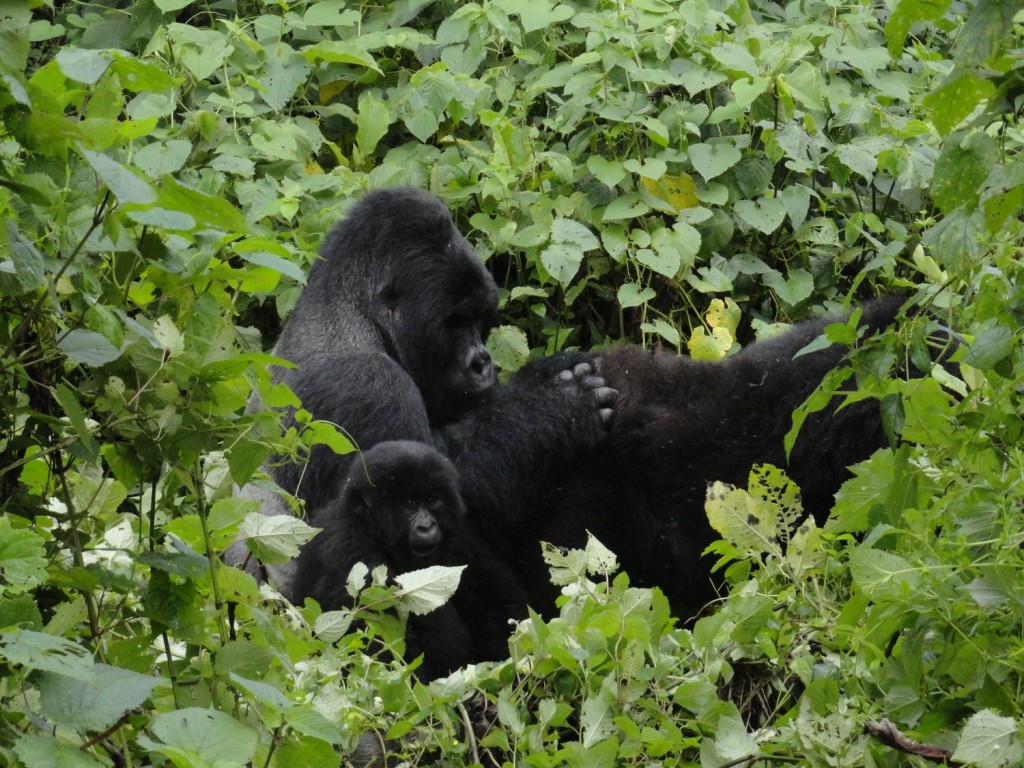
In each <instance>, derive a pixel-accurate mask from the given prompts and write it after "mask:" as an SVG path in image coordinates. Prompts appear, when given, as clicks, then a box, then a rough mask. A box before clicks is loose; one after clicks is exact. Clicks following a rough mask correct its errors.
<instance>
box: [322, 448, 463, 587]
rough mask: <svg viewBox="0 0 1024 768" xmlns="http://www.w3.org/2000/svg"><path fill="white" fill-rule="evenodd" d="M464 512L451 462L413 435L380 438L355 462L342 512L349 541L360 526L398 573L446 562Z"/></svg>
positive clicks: (365, 535)
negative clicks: (396, 438) (385, 440)
mask: <svg viewBox="0 0 1024 768" xmlns="http://www.w3.org/2000/svg"><path fill="white" fill-rule="evenodd" d="M465 513H466V510H465V507H464V506H463V503H462V498H461V497H460V496H459V489H458V478H457V476H456V472H455V467H454V466H452V463H451V462H450V461H448V459H446V458H445V457H444V456H442V455H441V454H440V453H438V452H437V451H436V450H435V449H433V448H431V447H430V446H428V445H424V444H422V443H416V442H412V441H408V440H390V441H388V442H384V443H378V444H377V445H375V446H374V447H373V448H371V449H370V450H368V451H366V452H365V453H364V454H363V457H362V461H361V462H360V461H356V462H354V463H353V464H352V467H351V469H350V470H349V475H348V478H346V480H345V484H344V488H343V490H342V494H341V499H340V501H339V502H338V511H337V514H340V515H341V516H342V517H343V518H345V519H347V520H348V521H349V522H350V523H351V525H350V526H348V528H349V530H347V531H346V533H347V535H348V536H349V537H350V541H349V542H348V543H350V544H351V543H353V542H352V541H351V537H352V535H353V534H354V533H355V531H354V530H353V529H355V528H358V529H360V531H359V535H360V536H362V537H363V538H364V541H365V543H367V544H369V545H371V546H372V547H373V548H374V549H376V550H377V551H379V553H380V555H381V557H382V561H383V562H385V563H386V564H387V565H388V566H389V567H390V568H392V569H393V570H394V571H395V572H396V573H402V572H405V571H412V570H416V569H418V568H425V567H426V566H428V565H434V564H436V563H439V562H441V561H442V560H443V556H444V555H445V554H447V552H448V551H449V550H450V548H451V546H450V545H451V543H452V542H453V540H454V538H455V536H456V535H457V534H458V532H459V530H460V529H461V526H462V519H463V517H464V516H465ZM328 514H330V511H328Z"/></svg>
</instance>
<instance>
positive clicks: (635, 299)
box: [618, 283, 657, 309]
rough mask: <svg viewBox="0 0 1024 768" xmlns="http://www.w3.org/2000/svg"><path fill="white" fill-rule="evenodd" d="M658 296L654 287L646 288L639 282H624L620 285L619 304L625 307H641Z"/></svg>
mask: <svg viewBox="0 0 1024 768" xmlns="http://www.w3.org/2000/svg"><path fill="white" fill-rule="evenodd" d="M655 296H657V293H656V292H655V291H654V290H653V289H652V288H644V287H643V286H641V285H639V284H637V283H623V284H622V285H620V286H619V290H618V299H619V306H620V307H622V308H623V309H629V308H630V307H639V306H641V305H643V304H646V303H647V302H648V301H650V300H651V299H653V298H654V297H655Z"/></svg>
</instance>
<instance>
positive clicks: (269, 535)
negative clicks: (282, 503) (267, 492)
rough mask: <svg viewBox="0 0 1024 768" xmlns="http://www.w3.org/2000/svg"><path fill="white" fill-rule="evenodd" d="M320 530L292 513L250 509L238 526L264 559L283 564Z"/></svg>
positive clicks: (247, 540)
mask: <svg viewBox="0 0 1024 768" xmlns="http://www.w3.org/2000/svg"><path fill="white" fill-rule="evenodd" d="M320 530H321V529H320V528H314V527H312V526H311V525H308V524H307V523H305V522H303V521H302V520H300V519H299V518H297V517H293V516H291V515H264V514H262V513H260V512H250V513H249V514H248V515H246V516H245V520H244V521H243V522H242V524H241V526H239V528H238V537H239V539H242V540H243V541H245V543H246V546H248V547H249V549H250V551H251V552H252V553H253V555H255V556H256V558H257V559H258V560H259V561H260V562H262V563H266V564H267V565H280V564H281V563H285V562H287V561H288V560H291V559H292V558H293V557H296V556H297V555H298V554H299V548H300V547H301V546H302V545H303V544H305V543H306V542H307V541H310V540H311V539H312V538H313V537H314V536H315V535H316V534H317V533H319V531H320Z"/></svg>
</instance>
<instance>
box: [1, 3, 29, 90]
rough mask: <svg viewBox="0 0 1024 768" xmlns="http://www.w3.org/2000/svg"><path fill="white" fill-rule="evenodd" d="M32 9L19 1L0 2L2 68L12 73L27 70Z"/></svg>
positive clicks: (27, 4)
mask: <svg viewBox="0 0 1024 768" xmlns="http://www.w3.org/2000/svg"><path fill="white" fill-rule="evenodd" d="M32 7H33V6H32V4H31V3H27V2H18V0H0V68H2V69H7V70H9V71H10V72H12V73H13V72H21V71H22V70H24V69H25V63H26V60H27V59H28V51H29V27H30V24H31V21H32V11H31V8H32ZM23 103H24V102H23Z"/></svg>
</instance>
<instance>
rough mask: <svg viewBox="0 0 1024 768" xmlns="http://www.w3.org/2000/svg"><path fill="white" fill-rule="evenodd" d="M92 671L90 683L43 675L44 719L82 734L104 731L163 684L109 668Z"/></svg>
mask: <svg viewBox="0 0 1024 768" xmlns="http://www.w3.org/2000/svg"><path fill="white" fill-rule="evenodd" d="M93 670H94V672H95V676H94V677H93V678H92V679H90V680H81V679H76V678H73V677H67V676H65V675H60V674H52V673H47V674H44V675H43V676H42V677H41V678H40V680H39V696H40V699H41V701H42V712H43V715H44V716H46V718H47V719H49V720H51V721H52V722H54V723H56V724H57V725H59V726H63V727H65V728H72V729H74V730H76V731H78V732H79V733H86V732H88V731H102V730H103V729H104V728H106V727H107V726H110V725H112V724H114V723H116V722H117V721H118V719H119V718H120V717H121V716H122V715H123V714H124V713H125V712H127V711H128V710H130V709H135V708H136V707H138V706H140V705H141V704H142V703H143V702H144V701H145V700H146V699H147V698H148V697H149V694H150V692H151V691H152V690H153V688H154V687H156V685H157V684H158V683H160V678H157V677H151V676H150V675H140V674H139V673H138V672H132V671H130V670H127V669H120V668H118V667H111V666H108V665H106V664H96V665H95V666H94V667H93Z"/></svg>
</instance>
